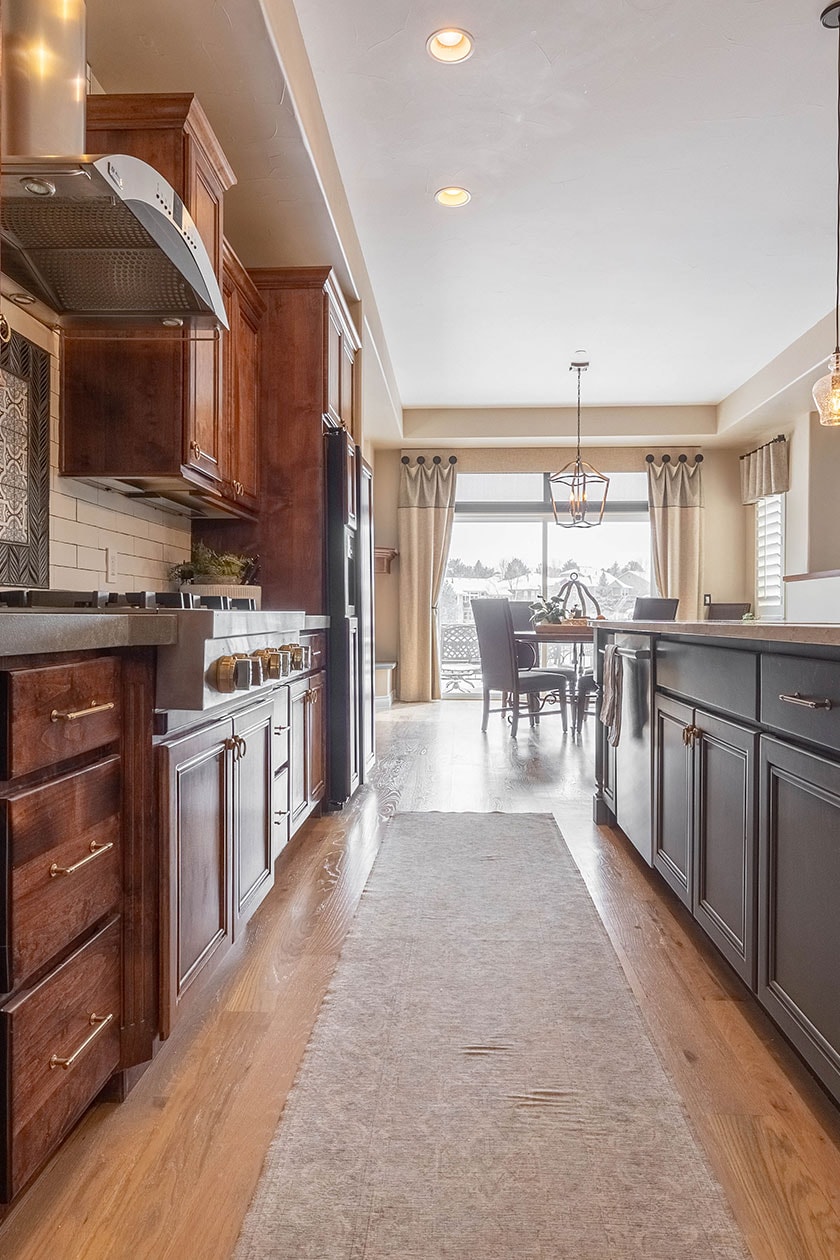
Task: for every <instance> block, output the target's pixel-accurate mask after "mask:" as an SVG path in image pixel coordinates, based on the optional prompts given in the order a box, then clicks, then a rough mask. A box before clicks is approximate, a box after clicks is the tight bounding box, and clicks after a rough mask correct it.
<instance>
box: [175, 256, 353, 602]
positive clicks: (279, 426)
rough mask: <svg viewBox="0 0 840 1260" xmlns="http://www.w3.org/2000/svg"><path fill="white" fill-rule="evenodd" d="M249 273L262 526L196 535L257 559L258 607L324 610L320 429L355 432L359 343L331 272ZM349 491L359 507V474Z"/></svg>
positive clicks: (237, 525)
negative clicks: (256, 354) (254, 317)
mask: <svg viewBox="0 0 840 1260" xmlns="http://www.w3.org/2000/svg"><path fill="white" fill-rule="evenodd" d="M249 274H250V277H251V279H252V281H253V283H254V285H255V287H256V289H257V291H258V293H259V296H260V298H261V299H262V302H263V303H264V304H265V314H264V316H263V319H262V323H261V325H260V343H261V346H260V351H261V359H260V398H259V410H260V439H259V450H260V477H261V491H260V510H259V519H258V520H256V521H246V520H241V521H230V522H221V521H220V522H218V523H217V522H214V521H201V522H199V523H197V524H196V527H195V528H196V533H197V534H198V535H199V536H200V537H202V538H203V539H204V540H205V541H206V542H207V543H209V544H210V545H211V546H213V547H216V548H218V549H220V550H225V551H228V550H233V551H239V552H246V553H248V554H253V555H259V557H260V576H259V580H260V585H261V586H262V591H263V597H262V598H263V607H266V608H304V609H305V610H306V611H307V612H308V613H327V612H329V608H328V600H327V545H326V538H327V508H328V505H327V494H326V452H325V447H324V432H325V430H326V429H327V428H334V427H336V426H338V425H341V424H343V425H345V426H346V428H347V430H348V432H350V433H352V432H353V430H354V428H355V427H356V372H357V358H358V352H359V346H360V343H359V338H358V335H357V333H356V330H355V328H354V327H353V322H352V319H351V317H350V312H349V309H348V307H347V304H346V302H345V300H344V298H343V296H342V294H341V291H340V289H339V287H338V284H337V282H336V279H335V276H334V275H333V272H332V271H331V270H330V269H329V268H326V267H295V268H285V269H283V270H258V271H251V272H250V273H249ZM351 445H353V444H352V443H351ZM350 480H351V476H350V473H348V487H349V486H350ZM348 492H349V493H352V496H353V502H354V503H355V494H356V489H355V472H353V474H352V490H349V491H348ZM354 511H355V509H354Z"/></svg>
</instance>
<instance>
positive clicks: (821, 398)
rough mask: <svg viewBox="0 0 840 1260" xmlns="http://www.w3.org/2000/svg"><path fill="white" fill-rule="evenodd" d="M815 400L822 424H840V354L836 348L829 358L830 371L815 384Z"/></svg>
mask: <svg viewBox="0 0 840 1260" xmlns="http://www.w3.org/2000/svg"><path fill="white" fill-rule="evenodd" d="M814 402H815V404H816V407H817V411H818V412H819V413H820V424H826V425H837V424H840V354H838V353H837V351H836V350H835V352H834V354H833V355H832V356H831V358H830V359H829V360H828V372H827V373H826V375H825V376H821V377H820V379H819V380H818V381H817V383H816V385H815V386H814Z"/></svg>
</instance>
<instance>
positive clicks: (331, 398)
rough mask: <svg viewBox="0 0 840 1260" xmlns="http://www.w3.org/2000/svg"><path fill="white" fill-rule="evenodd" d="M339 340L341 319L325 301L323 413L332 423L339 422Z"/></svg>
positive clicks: (330, 304)
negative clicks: (325, 333) (325, 345)
mask: <svg viewBox="0 0 840 1260" xmlns="http://www.w3.org/2000/svg"><path fill="white" fill-rule="evenodd" d="M341 341H342V336H341V320H340V318H339V316H338V313H337V311H336V310H335V308H334V307H333V304H332V302H327V347H326V359H325V365H324V371H325V390H324V394H325V398H324V403H325V406H324V415H325V416H328V417H329V419H330V420H331V421H332V423H333V424H341Z"/></svg>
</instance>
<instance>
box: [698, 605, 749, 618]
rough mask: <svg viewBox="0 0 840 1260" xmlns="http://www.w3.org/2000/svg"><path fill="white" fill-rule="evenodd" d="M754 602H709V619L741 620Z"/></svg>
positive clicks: (707, 613) (707, 615) (707, 616)
mask: <svg viewBox="0 0 840 1260" xmlns="http://www.w3.org/2000/svg"><path fill="white" fill-rule="evenodd" d="M751 608H752V604H709V606H708V608H707V609H706V620H707V621H740V620H741V618H742V617H743V616H744V614H745V613H748V612H749V611H750V609H751Z"/></svg>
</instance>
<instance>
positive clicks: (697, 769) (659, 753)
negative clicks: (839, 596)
mask: <svg viewBox="0 0 840 1260" xmlns="http://www.w3.org/2000/svg"><path fill="white" fill-rule="evenodd" d="M624 628H625V627H624V626H622V625H620V624H619V623H605V624H603V623H602V624H601V625H599V627H598V630H597V637H598V639H599V643H600V646H603V645H604V644H605V643H606V642H608V641H609V636H610V635H611V634H615V633H616V632H617V631H619V630H621V629H624ZM633 630H634V633H639V632H643V633H647V634H649V636H650V646H651V660H652V662H653V671H654V680H653V681H654V721H653V723H652V739H651V781H652V785H653V810H652V822H651V833H652V834H651V853H652V863H651V864H652V865H653V867H654V868H655V869H656V870H657V871H658V872H659V874H660V875H661V876H662V878H663V879H664V880H665V881H666V883H667V884H668V885H669V887H670V888H671V889H672V890H673V891H674V892H675V894H676V895H677V896H678V897H679V898H680V900H681V901H682V902H683V903H684V904H685V905H686V907H687V908H688V909H689V910H690V912H691V913H692V915H693V916H694V918H695V920H696V921H697V923H698V924H699V925H700V926H701V927H702V928H703V930H704V931H705V932H706V934H707V935H708V936H709V938H710V939H711V940H712V941H713V943H714V944H715V945H716V946H717V948H718V949H719V950H720V952H721V953H722V955H723V956H724V957H725V958H726V960H727V961H728V962H729V963H730V965H731V966H732V967H733V969H734V970H735V971H736V972H737V974H738V975H739V976H740V978H741V979H742V980H743V981H744V983H745V984H746V985H748V986H749V988H750V989H751V990H752V992H753V993H754V994H755V995H756V997H757V998H758V1000H759V1001H760V1002H761V1004H762V1005H763V1006H764V1008H765V1009H766V1011H767V1012H768V1014H769V1015H770V1016H771V1017H772V1018H773V1020H774V1021H775V1022H776V1024H777V1025H778V1026H779V1028H780V1029H781V1030H782V1031H783V1032H784V1033H785V1035H786V1036H787V1037H788V1039H789V1040H790V1041H791V1043H792V1044H793V1045H794V1046H795V1047H796V1049H797V1050H798V1051H799V1053H800V1054H801V1055H802V1057H803V1058H804V1059H805V1061H806V1062H807V1063H808V1064H809V1066H810V1067H811V1068H812V1070H813V1071H814V1072H815V1073H816V1075H817V1076H818V1077H819V1079H820V1080H821V1081H822V1083H823V1084H824V1085H825V1087H826V1088H827V1089H828V1090H829V1091H830V1092H831V1093H832V1094H833V1096H834V1097H835V1098H836V1099H837V1100H838V1101H840V982H838V978H837V961H836V960H837V958H838V956H840V914H838V909H837V903H838V895H840V627H828V626H821V627H816V626H813V627H808V626H788V625H785V624H783V623H776V624H759V623H753V624H751V625H748V624H746V623H744V624H742V623H732V625H731V626H730V625H726V626H721V625H719V624H715V625H714V626H709V625H707V624H705V623H698V624H690V625H689V624H681V625H675V624H674V623H667V627H666V624H664V623H663V624H657V623H645V624H640V623H634V625H633ZM599 659H600V658H599ZM619 748H620V741H619ZM616 765H617V767H618V768H617V769H616ZM620 766H621V758H620V756H619V757H618V758H617V759H616V758H615V757H614V756H613V755H612V754H611V751H610V749H609V745H608V743H607V739H606V732H605V730H604V729H603V728H601V729H599V731H598V736H597V742H596V781H597V791H596V817H597V820H598V821H608V822H610V821H614V817H615V815H618V818H619V819H620V817H621V806H622V795H623V794H626V793H632V792H634V791H639V790H643V789H642V788H641V785H640V784H639V782H638V781H636V782H629V781H628V782H624V783H622V779H621V774H620ZM604 786H606V787H607V788H608V791H607V792H605V791H603V787H604ZM634 843H635V841H634ZM636 847H637V848H638V847H639V845H638V843H636Z"/></svg>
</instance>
